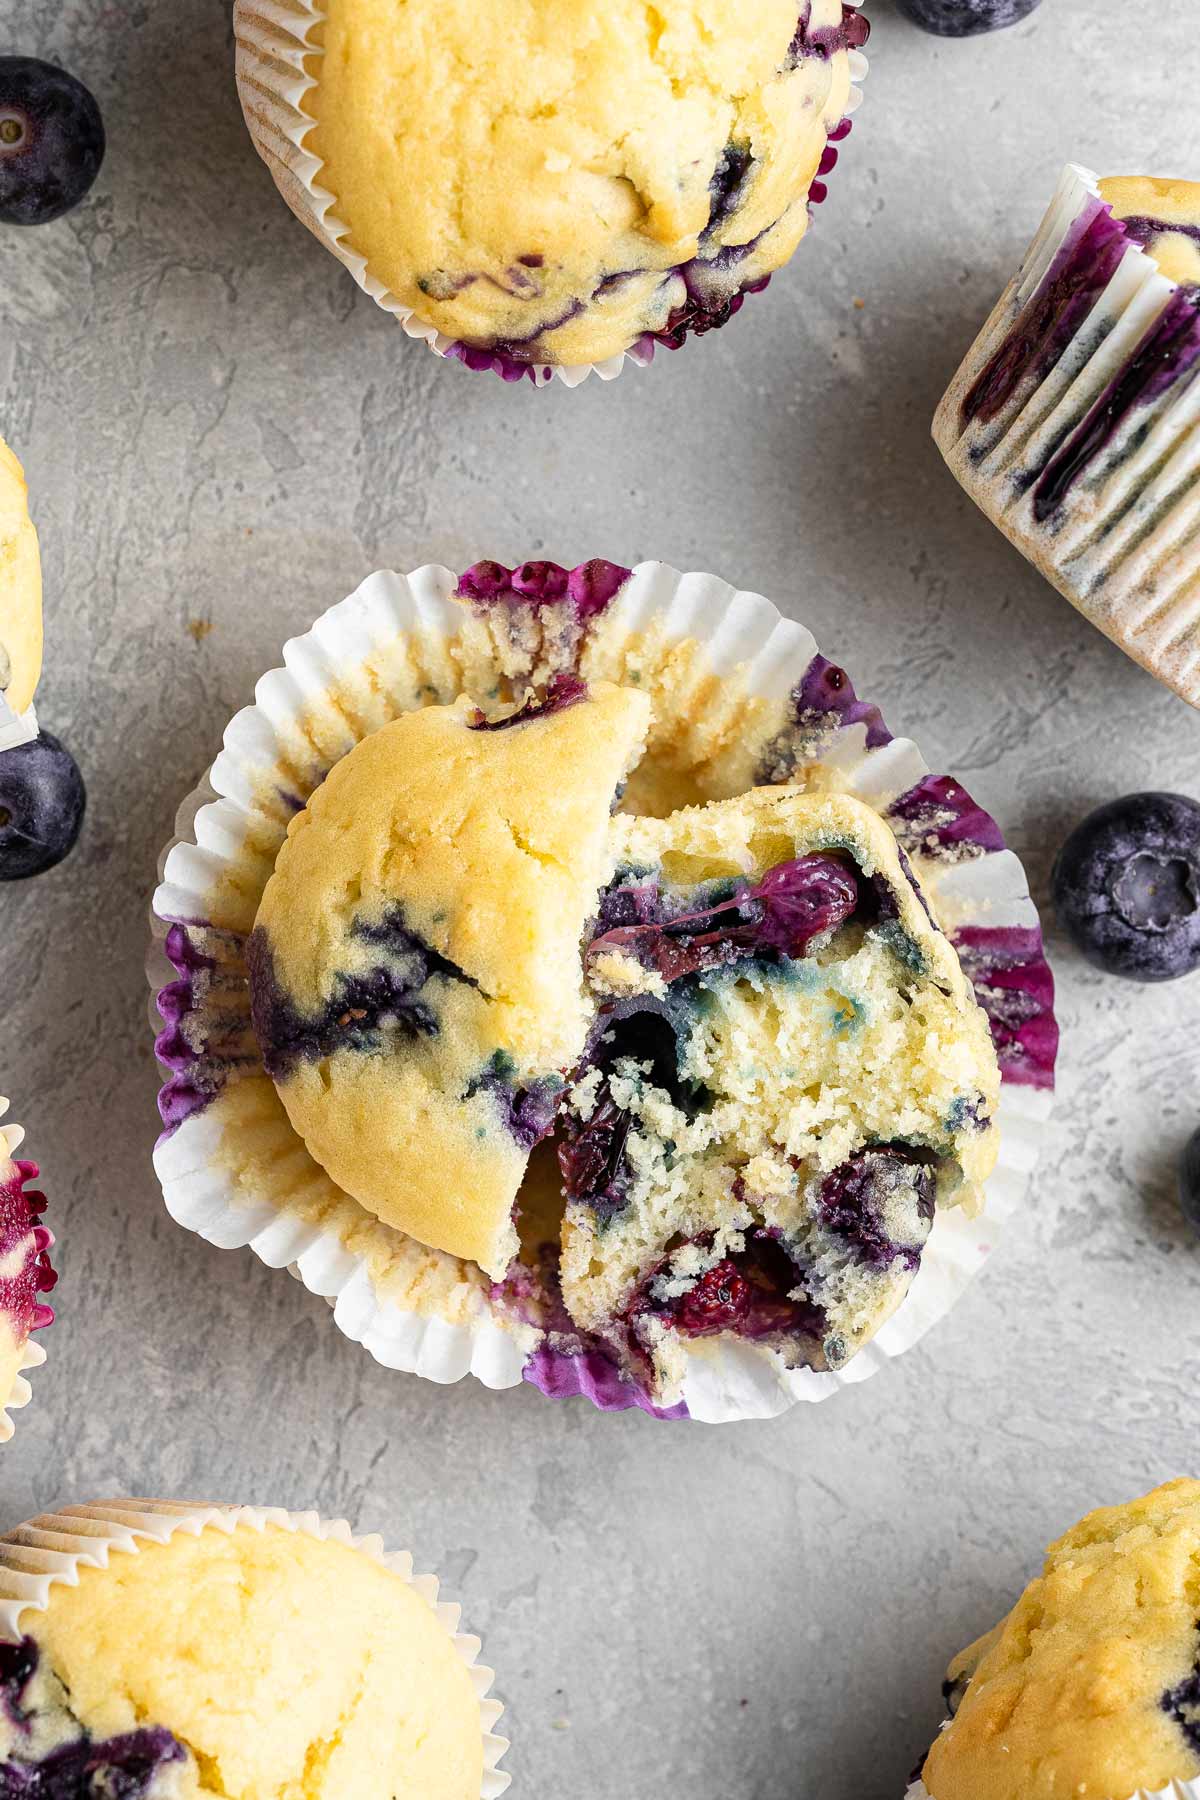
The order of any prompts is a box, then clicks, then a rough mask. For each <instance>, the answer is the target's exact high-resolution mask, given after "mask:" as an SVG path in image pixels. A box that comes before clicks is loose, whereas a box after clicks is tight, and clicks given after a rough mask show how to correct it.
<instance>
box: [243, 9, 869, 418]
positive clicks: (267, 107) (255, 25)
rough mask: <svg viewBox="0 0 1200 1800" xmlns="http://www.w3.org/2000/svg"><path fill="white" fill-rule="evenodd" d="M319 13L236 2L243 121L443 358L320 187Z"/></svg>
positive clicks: (355, 270)
mask: <svg viewBox="0 0 1200 1800" xmlns="http://www.w3.org/2000/svg"><path fill="white" fill-rule="evenodd" d="M325 16H326V15H325V12H324V10H323V8H322V6H321V5H320V0H234V9H233V17H234V36H235V42H236V71H237V85H238V94H239V97H240V99H241V102H242V111H243V113H244V115H245V119H246V125H247V127H248V129H249V132H250V136H251V138H252V140H253V142H254V147H255V149H256V150H257V151H258V153H259V155H260V156H261V157H262V159H263V161H264V162H265V163H266V165H267V167H268V168H269V169H270V171H271V174H272V176H273V177H274V180H275V185H276V186H277V187H278V189H279V191H280V193H281V194H282V196H283V198H284V200H285V201H286V202H287V204H288V206H289V207H290V208H291V210H292V212H293V213H295V215H296V217H297V218H298V219H299V220H300V222H301V224H303V225H306V226H307V227H308V229H309V230H310V231H311V232H312V233H313V235H314V236H315V237H316V238H318V239H319V240H320V241H321V243H323V244H324V245H325V247H326V249H327V250H331V251H332V252H333V254H334V255H335V256H336V257H337V259H338V261H339V262H341V263H343V264H344V265H345V266H346V268H347V269H349V271H350V273H351V275H353V277H354V279H355V281H356V282H357V283H358V285H359V287H360V288H361V289H362V290H363V292H364V293H365V294H369V295H370V297H371V299H372V300H374V301H375V302H376V304H377V305H378V306H381V307H382V308H383V310H384V311H385V312H387V313H390V314H391V316H392V317H393V318H394V319H395V320H396V322H397V323H398V324H399V325H400V326H402V327H403V329H404V331H405V333H406V334H407V335H408V336H409V337H411V338H420V339H422V340H423V341H424V343H425V344H426V345H427V346H428V348H429V349H430V350H432V351H433V352H434V354H435V355H437V356H447V355H449V354H450V352H451V351H452V350H454V349H455V348H456V340H455V339H454V338H450V337H447V336H446V335H445V333H444V332H441V331H439V330H438V329H437V327H436V326H435V325H430V324H427V323H426V322H425V321H424V320H422V319H420V318H418V317H417V315H416V314H415V313H414V312H413V310H412V308H411V307H409V306H406V305H405V304H404V303H403V301H401V300H399V299H398V298H397V297H396V295H395V294H393V293H392V291H391V289H390V288H387V287H385V286H384V284H383V283H382V282H381V281H379V280H378V279H377V278H376V277H375V276H374V275H372V274H371V273H370V272H369V270H368V268H367V261H366V258H365V257H364V256H360V255H359V253H358V252H357V251H356V250H354V249H353V248H352V247H351V245H350V232H349V227H348V226H347V225H344V224H343V223H342V221H341V220H340V219H339V218H338V217H337V214H336V212H335V211H334V205H335V202H334V196H333V195H332V194H331V193H330V192H329V191H328V189H326V188H324V187H322V186H321V179H320V177H321V170H322V167H323V166H324V165H323V164H322V162H321V160H320V158H319V157H317V156H314V155H313V154H312V152H311V151H310V150H307V149H305V147H304V139H305V138H306V136H307V135H308V133H309V132H310V131H311V130H312V126H313V121H312V118H311V117H310V116H309V114H308V113H306V112H305V111H304V108H303V104H302V102H303V100H304V96H305V95H306V94H307V93H308V92H309V90H310V89H311V88H312V87H314V86H315V85H316V83H315V79H314V77H313V76H311V75H310V74H309V73H308V71H307V70H306V68H305V66H304V65H305V62H306V60H307V59H309V58H310V57H311V56H312V55H313V54H314V51H315V49H316V46H314V45H313V43H312V42H311V41H310V40H311V37H312V33H313V31H314V29H315V28H316V26H317V25H319V24H321V23H322V22H323V20H324V18H325ZM848 54H849V59H850V81H851V86H850V92H849V95H848V96H847V101H846V113H845V117H846V119H849V118H850V116H851V114H853V113H854V112H856V111H857V110H858V107H859V106H860V105H861V104H862V88H861V86H859V85H855V84H857V83H861V82H862V81H864V80H865V79H866V75H867V68H868V64H867V59H866V57H865V56H864V55H863V53H862V51H861V50H851V51H849V53H848ZM814 204H815V201H814ZM739 304H740V302H739ZM653 360H654V346H653V344H648V345H635V346H634V347H633V348H631V349H629V350H625V351H623V352H622V353H621V354H620V355H618V356H610V357H608V358H606V360H605V361H603V362H594V363H578V364H574V365H571V366H562V365H559V364H554V365H551V364H540V363H539V364H537V365H536V366H535V365H530V371H531V379H532V380H533V381H534V383H535V385H537V386H545V385H546V383H547V382H549V381H551V380H552V379H557V380H559V381H561V382H562V384H563V386H564V387H568V388H574V387H578V386H579V385H580V383H581V382H584V381H586V380H587V378H588V376H589V375H598V376H599V378H600V380H601V381H614V380H615V379H616V377H617V376H618V375H620V374H621V372H622V370H623V369H624V368H625V366H626V364H632V365H633V366H634V367H637V368H646V367H648V366H649V364H650V363H651V362H652V361H653Z"/></svg>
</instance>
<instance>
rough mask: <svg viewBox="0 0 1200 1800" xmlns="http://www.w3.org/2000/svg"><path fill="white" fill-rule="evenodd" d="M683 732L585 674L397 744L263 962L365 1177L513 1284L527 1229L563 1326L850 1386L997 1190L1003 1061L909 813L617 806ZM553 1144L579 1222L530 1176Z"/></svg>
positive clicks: (264, 1032) (348, 796) (649, 1357)
mask: <svg viewBox="0 0 1200 1800" xmlns="http://www.w3.org/2000/svg"><path fill="white" fill-rule="evenodd" d="M648 722H649V707H648V703H647V702H646V701H645V699H644V697H643V696H642V695H640V694H638V693H637V692H636V691H634V690H631V689H620V688H617V687H614V686H611V685H610V684H606V683H597V684H596V685H595V687H594V688H593V689H592V690H591V691H590V693H589V692H588V691H587V690H585V689H584V688H583V685H582V684H581V683H578V682H575V683H563V682H559V683H557V684H555V685H553V686H552V687H551V688H550V690H549V691H548V693H547V694H546V696H544V697H543V698H542V699H538V698H531V699H529V700H528V701H527V702H526V703H525V704H524V705H523V706H522V707H520V708H519V709H518V710H517V711H516V712H515V713H514V714H512V715H510V716H509V717H508V718H507V719H487V718H485V717H484V716H483V715H482V714H481V713H479V712H477V711H472V710H470V709H468V708H467V707H465V706H464V705H461V704H460V705H459V706H457V707H453V708H446V707H430V708H427V709H426V710H425V711H423V712H420V713H413V714H406V715H404V716H403V717H401V718H400V719H398V720H397V721H395V723H394V724H392V725H389V726H387V727H385V728H384V729H383V730H381V731H379V732H377V733H374V734H372V735H371V736H369V737H367V738H366V739H364V740H363V741H362V743H361V744H359V746H358V747H357V748H356V749H354V750H352V751H351V752H350V754H349V755H348V756H347V757H345V758H344V759H343V760H342V762H340V763H339V764H337V765H336V767H335V768H334V770H333V771H332V773H331V774H330V776H329V777H328V778H327V779H326V781H325V782H324V783H323V784H322V786H321V787H320V788H318V789H317V791H316V793H315V794H314V796H313V799H312V801H311V802H310V804H309V807H308V808H307V810H306V811H305V812H304V813H301V814H300V815H299V816H298V818H297V819H296V820H295V821H294V822H293V825H292V828H291V830H290V832H289V836H288V841H287V843H286V845H285V846H284V849H283V851H282V852H281V854H280V857H279V859H278V862H277V864H276V869H275V873H274V875H273V876H272V878H271V881H270V882H269V883H268V885H267V888H266V891H265V893H264V896H263V900H262V904H261V906H260V908H259V912H258V917H257V921H256V925H255V930H254V933H253V935H252V938H251V941H250V947H249V954H248V965H249V970H250V977H251V992H252V1003H253V1018H254V1025H255V1031H256V1034H257V1037H258V1040H259V1044H260V1047H261V1050H262V1053H263V1058H264V1061H265V1063H266V1066H267V1068H268V1070H269V1072H270V1073H271V1074H272V1076H273V1078H274V1080H275V1082H276V1084H277V1087H278V1090H279V1092H280V1095H281V1097H282V1099H283V1102H284V1105H285V1107H286V1108H287V1111H288V1114H289V1117H290V1118H291V1120H292V1123H293V1125H294V1126H295V1127H296V1129H297V1130H298V1131H299V1132H300V1133H301V1134H302V1135H303V1137H304V1139H305V1142H306V1144H307V1145H308V1148H309V1150H310V1151H311V1152H312V1154H313V1155H314V1156H315V1157H316V1158H317V1160H318V1161H319V1162H321V1163H322V1164H323V1166H324V1167H325V1168H326V1169H327V1170H328V1172H329V1173H330V1174H331V1175H332V1176H333V1177H334V1179H335V1180H336V1181H338V1182H339V1183H340V1184H341V1185H342V1186H343V1187H344V1188H345V1189H346V1191H348V1192H349V1193H351V1194H352V1195H353V1196H354V1197H355V1198H356V1199H357V1200H359V1201H360V1202H361V1203H362V1204H363V1205H364V1206H366V1207H367V1208H368V1209H369V1210H370V1211H373V1212H375V1213H376V1214H377V1216H379V1217H380V1218H383V1219H386V1220H388V1221H389V1222H391V1223H394V1224H397V1225H399V1226H400V1227H401V1228H402V1229H404V1230H405V1231H407V1232H410V1233H411V1234H412V1235H414V1236H416V1237H417V1238H418V1239H420V1241H422V1242H424V1243H427V1244H431V1245H434V1246H436V1247H438V1248H443V1249H450V1250H453V1251H454V1252H455V1253H456V1254H459V1255H462V1256H470V1257H473V1258H474V1259H475V1260H476V1261H478V1262H479V1263H480V1265H481V1266H482V1267H483V1268H484V1269H485V1270H487V1272H488V1273H489V1274H490V1275H491V1276H492V1277H493V1279H494V1280H496V1281H501V1280H503V1279H504V1278H506V1277H507V1278H509V1279H510V1280H511V1279H512V1278H513V1277H514V1275H515V1274H516V1272H517V1271H519V1270H520V1271H525V1270H527V1268H528V1264H527V1263H526V1262H525V1261H523V1260H521V1261H519V1260H518V1251H519V1238H518V1226H520V1227H521V1234H520V1235H521V1236H522V1237H523V1238H524V1240H525V1250H524V1252H523V1253H522V1256H523V1258H527V1257H529V1256H530V1255H531V1254H532V1255H533V1256H534V1258H535V1260H536V1259H537V1258H538V1256H539V1253H540V1259H541V1260H540V1274H541V1276H542V1277H543V1278H544V1280H545V1282H546V1284H547V1292H548V1293H549V1294H550V1299H549V1301H548V1304H549V1305H550V1307H551V1309H552V1311H553V1313H554V1317H553V1318H552V1319H550V1320H549V1321H547V1322H548V1324H549V1328H550V1329H551V1331H552V1332H553V1333H554V1334H555V1335H556V1336H557V1337H558V1338H560V1339H562V1338H569V1337H570V1336H572V1335H574V1336H576V1337H582V1338H583V1339H585V1340H587V1341H588V1342H591V1343H594V1344H598V1345H602V1346H603V1347H604V1350H605V1353H606V1354H607V1355H609V1356H610V1357H611V1358H612V1360H613V1361H615V1362H616V1363H617V1364H618V1366H619V1367H620V1368H621V1370H622V1372H623V1373H625V1374H627V1375H628V1376H629V1377H630V1378H631V1379H632V1380H634V1381H635V1382H637V1383H638V1384H639V1385H640V1386H642V1387H643V1388H644V1389H645V1391H647V1392H649V1393H650V1394H652V1395H653V1396H654V1398H655V1400H656V1403H662V1404H670V1403H672V1401H673V1399H674V1397H675V1396H676V1395H677V1393H678V1389H679V1385H680V1382H681V1380H682V1376H683V1372H684V1368H685V1365H686V1355H687V1348H688V1345H689V1343H694V1342H696V1341H698V1340H700V1339H704V1338H713V1337H717V1336H721V1335H724V1334H734V1335H736V1336H740V1337H743V1338H747V1339H751V1340H753V1341H755V1342H756V1343H759V1344H763V1345H767V1346H769V1347H770V1348H772V1349H775V1350H778V1351H779V1352H781V1354H782V1355H783V1357H784V1359H785V1361H786V1362H787V1363H788V1364H789V1365H792V1366H795V1365H800V1364H804V1365H807V1366H809V1367H812V1368H817V1369H825V1368H836V1367H839V1366H840V1365H842V1364H843V1363H845V1362H846V1361H847V1360H848V1359H849V1358H850V1357H851V1356H852V1355H853V1354H854V1352H855V1351H856V1350H857V1349H858V1348H859V1347H860V1345H861V1344H863V1343H864V1342H865V1341H866V1340H867V1339H868V1338H869V1337H871V1336H872V1335H873V1333H874V1332H875V1331H876V1330H877V1329H878V1326H879V1325H880V1324H881V1323H882V1322H883V1320H884V1319H885V1318H886V1317H887V1316H888V1314H889V1313H890V1312H891V1311H892V1310H893V1308H894V1307H895V1306H896V1305H897V1304H898V1303H899V1301H900V1300H901V1299H902V1298H903V1296H904V1294H905V1292H906V1291H907V1289H908V1286H909V1284H910V1283H911V1281H912V1279H913V1276H914V1274H915V1272H916V1270H917V1267H918V1265H919V1262H920V1256H921V1250H922V1247H923V1245H924V1243H925V1240H926V1238H927V1237H928V1234H929V1230H930V1227H931V1223H932V1220H933V1216H934V1212H935V1208H936V1207H937V1205H938V1204H948V1203H959V1204H963V1205H966V1206H968V1207H972V1206H974V1205H975V1204H977V1201H978V1195H979V1189H980V1186H981V1184H982V1182H983V1181H984V1179H985V1178H986V1176H987V1174H988V1172H989V1170H990V1168H991V1165H992V1162H993V1160H994V1157H995V1148H996V1134H995V1129H994V1125H993V1122H992V1121H993V1117H994V1113H995V1108H996V1103H997V1098H998V1092H999V1071H998V1067H997V1062H996V1056H995V1051H994V1049H993V1045H992V1040H991V1037H990V1035H989V1031H988V1027H987V1022H986V1020H985V1018H984V1016H983V1014H982V1012H981V1011H980V1010H979V1008H978V1007H977V1006H976V1004H975V1001H974V999H973V996H972V994H971V990H970V987H969V985H968V983H967V982H966V980H965V978H964V976H963V974H962V972H961V970H960V968H959V966H958V962H957V959H956V957H955V954H954V951H953V949H952V948H951V946H950V944H949V942H948V941H947V939H946V938H945V937H943V935H942V933H941V932H940V931H939V930H938V928H937V926H936V925H935V924H934V923H933V921H932V920H931V918H930V916H929V914H928V913H927V911H926V910H925V907H924V903H923V901H922V899H921V896H920V894H919V892H918V890H917V888H916V886H915V882H914V880H913V878H912V876H911V874H910V872H909V871H908V869H907V866H906V864H905V862H904V859H903V855H902V852H901V851H900V849H899V847H898V845H897V843H896V840H895V838H894V837H893V835H892V833H891V831H890V830H889V829H888V827H887V826H886V825H885V824H884V823H883V821H882V820H881V819H880V818H879V816H878V815H877V814H875V813H874V812H872V810H871V809H870V808H869V807H867V806H866V805H864V804H863V803H862V802H860V801H857V800H853V799H851V798H849V797H847V796H840V795H814V794H809V793H803V792H801V791H799V790H797V789H794V788H787V787H772V788H763V789H756V790H754V791H752V792H751V793H749V794H746V795H744V796H741V797H739V798H736V799H732V800H727V801H718V802H713V803H711V804H709V805H708V806H703V807H692V808H689V809H686V810H684V811H682V812H679V813H676V814H673V815H672V816H671V817H669V818H666V819H650V818H636V817H633V816H630V815H625V814H620V813H618V814H616V815H615V816H610V815H611V809H612V807H613V805H614V803H615V801H616V798H617V796H618V794H619V791H620V788H621V784H622V782H623V780H624V776H625V773H626V771H627V770H628V769H629V767H630V766H631V765H632V764H633V763H634V762H635V761H636V759H637V757H638V755H639V753H640V750H641V746H642V743H643V741H644V738H645V735H646V731H647V727H648ZM551 1137H554V1138H556V1140H557V1149H558V1156H559V1161H560V1164H561V1169H562V1192H561V1197H560V1199H559V1202H558V1211H559V1212H562V1209H563V1206H564V1204H565V1213H563V1216H562V1218H561V1238H560V1235H559V1224H560V1222H559V1220H558V1218H556V1217H554V1216H553V1213H554V1209H553V1207H552V1208H551V1217H550V1218H549V1220H547V1219H546V1217H545V1216H544V1214H539V1213H537V1212H536V1209H535V1206H534V1201H533V1188H534V1185H535V1181H531V1182H530V1183H528V1184H527V1185H526V1187H525V1188H524V1189H523V1188H522V1182H523V1179H524V1177H525V1173H526V1167H527V1164H528V1162H529V1157H530V1152H531V1150H532V1149H533V1148H534V1146H535V1145H536V1144H538V1143H539V1142H541V1141H542V1140H547V1139H550V1138H551ZM539 1156H540V1161H539V1167H538V1170H537V1171H536V1185H540V1186H541V1187H542V1188H543V1189H544V1187H545V1185H546V1184H545V1174H546V1168H545V1159H544V1156H541V1155H540V1153H539ZM522 1214H523V1215H524V1217H523V1218H522V1216H521V1215H522ZM539 1234H540V1235H539ZM545 1298H546V1296H545V1294H543V1299H545Z"/></svg>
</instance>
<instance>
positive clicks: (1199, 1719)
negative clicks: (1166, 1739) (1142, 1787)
mask: <svg viewBox="0 0 1200 1800" xmlns="http://www.w3.org/2000/svg"><path fill="white" fill-rule="evenodd" d="M1159 1704H1160V1706H1161V1707H1162V1709H1163V1711H1164V1712H1165V1713H1168V1714H1169V1715H1170V1716H1171V1718H1172V1719H1174V1721H1175V1723H1176V1725H1178V1727H1179V1729H1180V1731H1181V1732H1182V1733H1183V1736H1184V1737H1185V1738H1186V1740H1187V1742H1188V1744H1189V1745H1190V1746H1191V1748H1192V1749H1193V1750H1196V1751H1200V1670H1197V1669H1193V1671H1192V1673H1191V1674H1190V1675H1187V1676H1185V1677H1184V1679H1183V1680H1182V1681H1181V1682H1180V1683H1179V1686H1178V1687H1173V1688H1168V1689H1167V1691H1166V1693H1165V1694H1163V1695H1162V1697H1161V1699H1160V1701H1159Z"/></svg>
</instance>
